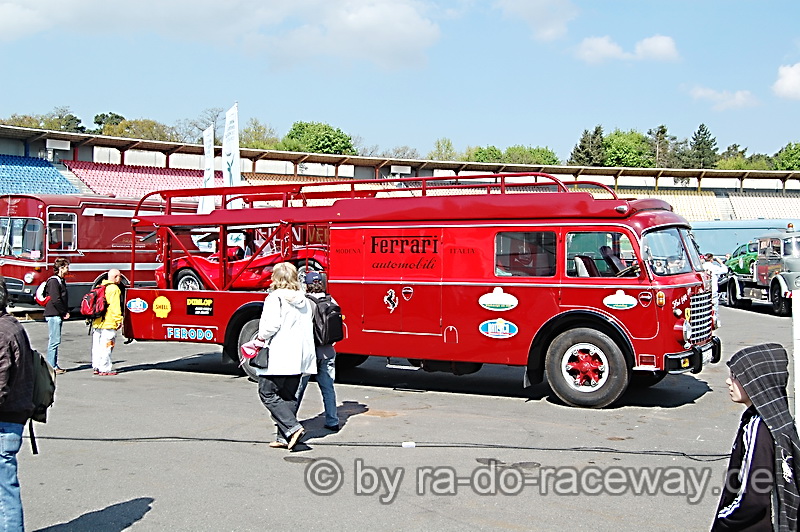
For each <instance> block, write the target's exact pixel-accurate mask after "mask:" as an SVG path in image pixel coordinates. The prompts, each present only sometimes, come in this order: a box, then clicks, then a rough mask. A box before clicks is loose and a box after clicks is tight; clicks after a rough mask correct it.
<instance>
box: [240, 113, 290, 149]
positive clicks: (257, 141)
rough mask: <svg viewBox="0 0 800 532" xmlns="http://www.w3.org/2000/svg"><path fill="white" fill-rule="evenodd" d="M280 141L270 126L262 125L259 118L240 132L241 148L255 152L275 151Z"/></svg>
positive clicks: (251, 120) (252, 119)
mask: <svg viewBox="0 0 800 532" xmlns="http://www.w3.org/2000/svg"><path fill="white" fill-rule="evenodd" d="M278 142H280V140H279V139H278V135H277V134H276V133H275V129H273V128H272V127H271V126H270V125H268V124H262V123H261V122H260V121H259V120H258V119H257V118H251V119H250V120H248V121H247V125H246V126H245V127H244V129H242V130H241V131H240V132H239V146H240V147H242V148H252V149H255V150H273V149H275V146H277V145H278Z"/></svg>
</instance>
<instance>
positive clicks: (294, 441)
mask: <svg viewBox="0 0 800 532" xmlns="http://www.w3.org/2000/svg"><path fill="white" fill-rule="evenodd" d="M305 433H306V431H305V430H304V429H302V428H301V429H300V430H298V431H296V432H293V433H292V435H291V436H289V444H288V445H287V446H286V448H287V449H290V450H291V449H292V448H293V447H294V446H295V445H297V442H299V441H300V438H302V437H303V434H305Z"/></svg>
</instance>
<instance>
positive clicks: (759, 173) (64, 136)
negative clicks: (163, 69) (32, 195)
mask: <svg viewBox="0 0 800 532" xmlns="http://www.w3.org/2000/svg"><path fill="white" fill-rule="evenodd" d="M0 138H9V139H17V140H20V141H22V142H25V143H29V142H33V141H38V140H42V139H55V140H66V141H69V142H71V143H72V145H73V147H74V146H78V147H83V146H92V147H104V148H115V149H117V150H120V151H127V150H134V149H135V150H143V151H154V152H159V153H163V154H166V155H172V154H173V153H185V154H192V155H202V154H203V145H202V144H190V143H182V142H164V141H158V140H144V139H131V138H124V137H109V136H105V135H91V134H86V133H69V132H65V131H50V130H46V129H33V128H25V127H17V126H7V125H2V124H0ZM215 152H216V153H215V154H216V155H221V152H222V147H221V146H216V147H215ZM240 157H241V158H243V159H249V160H252V161H254V162H255V161H260V160H274V161H286V162H291V163H294V164H300V163H320V164H329V165H333V166H341V165H352V166H360V167H368V168H375V169H379V168H385V167H387V166H391V165H398V166H410V167H411V168H412V169H415V170H422V169H437V170H451V171H453V172H456V173H461V172H484V173H502V172H546V173H549V174H556V175H571V176H574V177H575V178H576V179H577V178H578V176H581V177H587V176H610V177H614V178H618V177H651V178H655V179H660V178H662V177H675V178H692V179H703V178H706V177H708V178H732V179H739V180H744V179H778V180H780V181H782V182H784V183H785V182H786V181H788V180H791V179H797V180H800V171H778V170H716V169H708V170H702V169H692V168H627V167H614V168H609V167H596V166H548V165H530V164H509V163H478V162H467V161H433V160H416V159H395V158H387V157H363V156H356V155H330V154H321V153H303V152H287V151H276V150H255V149H250V148H241V149H240Z"/></svg>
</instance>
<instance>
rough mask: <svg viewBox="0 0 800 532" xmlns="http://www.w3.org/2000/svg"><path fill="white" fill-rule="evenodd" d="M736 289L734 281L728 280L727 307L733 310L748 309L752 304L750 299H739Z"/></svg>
mask: <svg viewBox="0 0 800 532" xmlns="http://www.w3.org/2000/svg"><path fill="white" fill-rule="evenodd" d="M737 292H738V290H737V288H736V281H734V280H733V279H729V280H728V305H730V306H731V307H733V308H748V307H749V306H750V305H751V304H752V303H753V300H752V299H743V298H741V297H739V294H738V293H737Z"/></svg>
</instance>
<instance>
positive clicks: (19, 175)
mask: <svg viewBox="0 0 800 532" xmlns="http://www.w3.org/2000/svg"><path fill="white" fill-rule="evenodd" d="M79 192H80V191H79V190H78V189H77V188H76V187H75V185H73V184H72V183H70V182H69V181H68V180H67V178H66V177H64V176H63V175H62V174H61V172H59V171H58V170H57V169H56V168H55V167H54V166H53V165H52V164H50V163H49V162H48V161H45V160H42V159H37V158H35V157H24V156H18V155H4V154H0V193H2V194H78V193H79Z"/></svg>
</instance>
